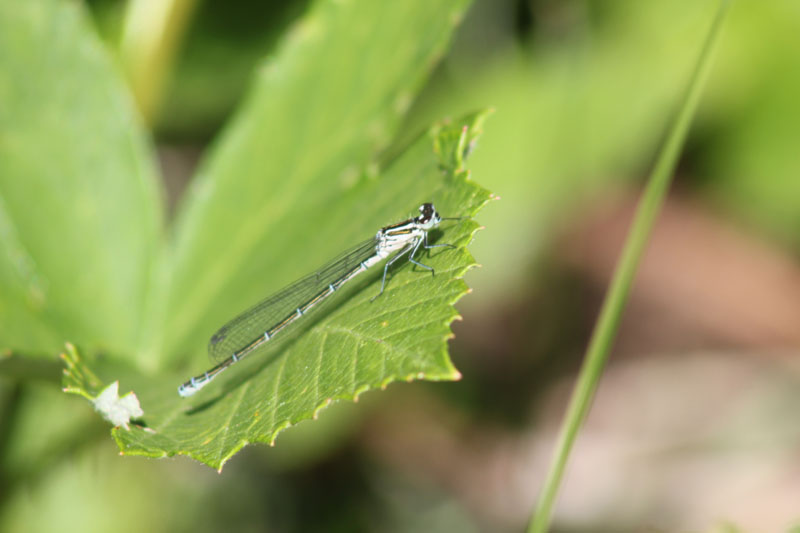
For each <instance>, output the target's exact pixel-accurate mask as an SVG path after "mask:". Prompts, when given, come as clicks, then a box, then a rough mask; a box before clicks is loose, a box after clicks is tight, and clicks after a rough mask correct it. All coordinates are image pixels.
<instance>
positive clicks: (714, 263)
mask: <svg viewBox="0 0 800 533" xmlns="http://www.w3.org/2000/svg"><path fill="white" fill-rule="evenodd" d="M87 4H88V6H89V8H90V11H91V14H92V16H93V19H94V23H95V24H96V27H97V31H98V33H99V34H100V35H101V36H102V38H103V39H104V40H105V42H106V43H107V45H108V47H109V49H110V50H111V51H112V52H111V53H112V54H113V53H115V52H114V50H117V49H118V47H119V45H118V43H119V41H120V35H121V33H122V31H123V30H122V28H123V19H124V17H125V14H126V11H125V9H126V5H125V4H124V3H121V2H116V1H110V0H103V1H101V0H96V1H91V2H88V3H87ZM188 4H189V5H191V3H188ZM716 5H717V3H716V2H712V1H708V2H706V1H703V2H697V1H690V0H678V1H669V2H668V1H650V2H640V1H634V0H603V1H600V0H595V1H589V0H585V1H581V0H561V1H556V0H495V1H491V0H476V1H475V2H473V4H472V5H471V7H470V8H469V10H468V11H467V14H466V17H465V18H464V20H463V21H462V22H461V24H460V27H459V28H458V30H457V31H456V34H455V37H454V39H453V42H452V43H451V46H450V47H449V50H448V51H447V53H446V54H445V56H444V57H442V58H441V60H440V62H439V63H438V64H437V65H436V67H435V68H434V70H433V72H432V74H431V76H430V78H429V79H428V80H427V82H426V83H425V85H424V87H423V88H422V90H421V91H420V93H419V94H418V95H416V96H415V97H414V98H413V101H412V102H409V103H410V108H409V111H408V113H407V115H406V116H405V118H404V122H403V125H402V127H401V130H400V133H399V134H398V136H397V138H396V139H395V140H394V142H393V145H392V146H390V147H389V148H388V149H387V153H392V151H393V150H395V149H397V147H400V146H403V145H405V143H406V142H407V141H408V140H409V139H411V138H412V137H413V136H414V135H416V134H417V133H418V132H419V131H420V130H421V129H424V128H426V127H427V126H428V125H429V124H431V123H432V122H434V121H436V120H438V119H441V118H442V117H448V116H449V117H457V116H460V115H462V114H464V113H466V112H470V111H473V110H475V109H479V108H483V107H487V106H491V107H493V108H494V114H493V115H492V116H491V117H490V118H489V120H488V121H487V124H486V127H485V133H484V135H483V136H482V137H481V139H480V141H479V144H478V146H477V148H476V150H475V151H474V153H473V154H472V156H471V158H470V160H469V161H468V166H469V168H470V169H471V172H472V178H473V179H474V180H475V181H477V182H478V183H480V184H481V185H483V186H484V187H487V188H488V189H490V190H492V191H493V192H494V193H495V194H496V195H498V196H499V197H500V198H501V199H500V200H498V201H496V202H493V203H491V204H489V205H488V206H487V207H486V208H485V209H484V210H483V211H482V212H481V213H480V215H479V217H478V220H479V222H480V223H481V224H483V225H484V226H486V229H485V230H483V231H482V232H480V233H479V234H478V235H477V237H476V240H475V242H474V244H473V245H472V247H471V251H472V252H473V254H474V255H475V257H476V258H477V260H478V262H479V263H481V264H482V265H483V267H482V268H480V269H477V270H475V271H473V272H471V273H470V274H469V275H468V277H467V281H468V283H469V284H470V286H471V287H472V288H473V293H472V294H471V295H469V296H468V297H467V298H465V299H464V300H463V301H462V302H460V303H459V309H460V310H461V312H462V315H463V321H460V322H456V323H455V324H454V331H455V333H456V336H455V338H454V339H453V340H452V341H451V343H450V348H451V356H452V358H453V360H454V363H455V364H456V366H457V367H458V368H459V369H460V370H461V372H462V374H463V379H462V380H461V381H459V382H456V383H447V384H442V383H438V384H434V383H413V384H399V385H393V386H391V387H390V388H389V389H388V390H387V391H386V392H382V393H370V394H368V395H366V396H365V397H364V398H363V400H362V401H360V402H359V403H357V404H341V405H337V406H334V407H332V408H330V409H328V410H326V411H325V412H324V413H323V415H322V416H321V417H320V419H319V420H317V421H313V422H306V423H302V424H300V425H299V426H297V427H295V428H293V429H291V430H289V431H287V432H286V433H285V434H283V435H281V436H280V437H279V438H278V441H277V445H276V446H275V447H274V448H268V447H265V446H251V447H248V448H247V449H245V450H244V452H242V453H240V454H239V455H237V456H236V457H235V458H234V459H232V460H231V461H230V462H229V463H228V464H227V465H226V468H225V470H224V472H223V473H222V474H221V475H218V474H217V473H215V472H213V471H211V470H210V469H209V468H207V467H205V466H202V465H199V464H197V463H194V462H192V461H190V460H188V459H186V458H175V459H162V460H148V459H144V458H138V457H125V458H120V457H118V455H117V448H116V445H115V444H114V442H113V441H112V440H111V439H110V438H109V437H108V428H107V424H105V423H103V422H101V421H100V420H99V419H98V417H97V416H96V415H95V414H94V413H93V412H91V409H90V408H89V406H88V405H87V404H86V403H85V402H83V401H82V400H80V399H78V398H71V397H65V396H64V395H63V394H62V393H61V392H60V391H59V390H58V389H57V388H56V387H54V386H53V385H52V384H51V383H39V382H32V383H25V384H24V385H22V386H20V385H19V384H18V383H16V382H14V381H13V379H11V378H7V377H0V395H2V396H1V397H0V403H1V404H2V406H3V407H2V411H1V412H0V453H2V456H1V457H0V461H2V462H1V463H0V464H2V476H0V530H3V531H52V530H63V529H64V528H66V529H67V530H82V531H110V530H115V531H142V530H155V531H175V530H179V531H183V530H192V531H216V530H222V529H226V530H231V529H233V530H244V531H250V530H252V531H316V530H321V531H419V530H424V531H518V530H520V529H521V528H522V527H524V525H525V524H526V523H527V520H528V516H529V513H530V509H531V508H532V506H533V503H534V502H535V499H536V495H537V492H538V490H539V487H540V485H541V482H542V478H543V477H544V473H545V471H546V467H547V465H548V463H549V460H550V454H551V451H552V447H553V443H554V440H555V434H556V431H557V429H558V424H559V421H560V419H561V416H562V414H563V411H564V406H565V402H566V398H567V394H568V393H569V390H570V385H571V383H572V381H573V378H574V374H575V371H576V370H577V367H578V365H579V363H580V358H581V355H582V351H583V349H584V346H585V343H586V340H587V338H588V334H589V332H590V329H591V327H592V324H593V321H594V318H595V314H596V310H597V308H598V306H599V302H600V299H601V298H602V296H603V290H604V287H605V286H606V284H607V281H608V278H609V276H610V272H611V269H612V268H613V266H614V261H615V258H616V254H617V253H618V251H619V248H620V246H621V242H622V239H623V238H624V235H625V232H626V227H627V223H628V221H629V220H630V216H631V212H632V209H633V206H634V205H635V201H636V195H637V192H638V190H639V185H640V183H641V180H642V177H643V176H645V175H646V173H647V172H648V170H649V165H650V164H651V162H652V160H653V157H654V153H655V151H656V150H657V148H658V145H659V142H660V141H661V140H662V136H663V135H664V133H665V130H666V127H667V125H668V123H669V120H670V118H671V117H672V116H673V115H674V113H675V111H676V106H677V104H678V101H679V98H680V96H681V95H682V92H683V90H684V88H685V86H686V84H687V81H688V76H689V74H690V71H691V67H692V65H693V62H694V60H695V58H696V56H697V54H698V53H699V49H700V46H701V44H702V40H703V38H704V36H705V32H706V31H707V28H708V26H709V24H710V20H711V17H712V15H713V12H714V10H715V8H716ZM308 7H309V2H307V1H295V2H277V1H266V2H249V1H234V2H226V3H221V2H199V3H197V4H196V5H194V6H193V9H190V10H189V11H190V12H189V13H188V14H187V16H186V23H185V33H182V32H180V31H178V35H177V37H176V43H175V56H174V59H175V62H174V65H171V66H168V68H166V71H165V72H166V74H165V76H164V80H163V94H161V95H160V96H159V97H157V98H156V100H157V102H158V103H157V104H155V105H154V109H155V110H154V111H152V113H150V114H149V115H148V116H149V117H150V118H151V124H152V131H153V137H154V141H155V143H156V145H157V150H158V155H159V159H160V162H161V166H162V172H163V174H164V176H165V181H166V190H167V196H168V203H169V204H170V206H173V205H174V203H175V202H176V201H177V199H178V198H179V197H180V195H181V194H182V192H183V191H184V190H185V188H186V187H187V185H188V182H189V179H190V177H191V175H192V173H193V172H194V169H195V165H196V163H197V161H198V158H199V156H200V154H202V153H203V150H204V149H205V148H206V146H207V143H208V142H209V141H210V140H211V139H213V138H214V137H215V135H217V134H218V133H219V131H220V129H221V128H223V127H224V124H225V122H226V120H227V119H228V118H229V117H230V114H231V113H232V112H233V110H234V109H235V108H236V106H237V104H238V103H239V102H240V101H241V100H242V98H243V97H244V95H245V94H246V92H247V87H248V83H249V81H250V80H251V78H252V76H253V73H254V70H255V69H256V68H257V67H258V66H259V65H260V64H261V63H262V61H263V60H264V58H265V57H269V56H270V54H271V53H272V52H273V50H274V48H275V46H276V44H277V43H279V42H280V39H281V38H282V36H284V35H285V33H286V32H287V29H288V28H290V27H291V26H292V24H293V23H294V22H296V21H297V20H298V19H299V18H300V17H302V16H303V14H304V13H305V12H306V10H307V9H308ZM353 31H358V28H353ZM798 35H800V4H798V3H796V2H792V1H790V0H772V1H767V2H752V1H746V0H743V1H739V2H734V4H733V7H732V9H731V10H730V12H729V16H728V19H727V20H726V22H725V28H724V30H723V37H722V40H721V42H720V44H719V48H718V53H717V59H716V63H715V66H714V69H713V71H712V73H711V77H710V79H709V83H708V86H707V90H706V91H705V95H704V97H703V99H702V102H701V105H700V109H699V113H698V116H697V117H696V120H695V123H694V126H693V129H692V132H691V134H690V138H689V142H688V145H687V146H686V149H685V151H684V155H683V158H682V159H681V164H680V167H679V170H678V174H677V176H676V182H675V186H674V188H673V191H672V193H671V195H670V198H669V200H668V203H667V206H666V207H665V210H664V212H663V214H662V216H661V218H660V222H659V225H658V227H657V229H656V231H655V234H654V236H653V239H652V241H651V246H650V248H649V251H648V254H647V256H646V258H645V261H644V264H643V266H642V270H641V272H640V276H639V278H638V280H637V284H636V286H635V288H634V292H633V296H632V301H631V303H630V305H629V307H628V309H627V311H626V314H625V317H624V320H623V325H622V329H621V331H620V337H619V340H618V343H617V348H616V350H615V352H614V355H613V357H612V360H611V364H610V367H609V369H608V371H607V375H606V376H605V378H604V380H603V382H602V384H601V387H600V390H599V395H598V397H597V399H596V402H595V404H594V408H593V411H592V414H591V415H590V417H589V420H588V422H587V426H586V428H585V430H584V431H583V432H582V433H581V435H580V437H579V441H578V445H577V447H576V449H575V453H574V455H573V457H572V460H571V463H570V466H569V468H568V471H567V478H566V482H565V485H564V487H563V489H562V491H561V496H560V500H559V505H558V508H557V511H556V516H555V528H556V529H557V530H563V531H597V530H601V529H602V530H609V531H628V530H630V531H634V530H642V529H647V528H653V529H655V530H687V529H691V530H720V531H721V530H726V529H725V528H735V527H741V528H742V529H743V530H765V531H766V530H769V531H776V530H784V529H787V528H789V527H790V526H791V525H792V524H800V504H798V502H800V472H798V470H797V457H798V450H800V419H798V417H797V415H796V413H797V410H798V408H800V363H799V362H798V358H797V356H798V345H800V261H798V252H800V156H798V148H800V99H798V97H797V96H798V95H800V39H799V38H798ZM0 52H2V51H0ZM386 68H387V69H390V68H392V66H391V65H386ZM321 83H324V80H321ZM332 134H333V135H335V132H332Z"/></svg>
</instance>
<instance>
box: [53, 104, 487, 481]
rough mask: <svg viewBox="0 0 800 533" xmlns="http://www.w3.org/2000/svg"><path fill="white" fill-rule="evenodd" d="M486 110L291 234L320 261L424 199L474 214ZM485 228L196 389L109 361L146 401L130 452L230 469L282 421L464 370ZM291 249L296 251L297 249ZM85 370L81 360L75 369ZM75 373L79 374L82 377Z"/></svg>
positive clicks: (371, 279) (455, 236)
mask: <svg viewBox="0 0 800 533" xmlns="http://www.w3.org/2000/svg"><path fill="white" fill-rule="evenodd" d="M484 116H485V115H484V114H477V115H474V116H471V117H468V118H466V119H464V120H461V121H455V122H453V123H452V124H450V125H447V126H438V127H436V128H434V129H433V130H432V131H431V133H429V134H428V135H425V136H423V137H421V138H420V139H419V140H418V141H417V142H415V143H414V144H412V145H411V146H410V147H409V148H408V149H407V150H406V151H405V152H403V154H402V155H400V156H399V157H397V158H396V159H394V160H393V161H392V162H391V164H390V165H389V166H388V167H387V168H386V171H385V172H384V173H383V175H382V176H381V177H380V178H379V179H364V180H361V181H360V182H359V183H358V185H357V186H354V187H352V188H350V189H349V190H348V191H347V192H345V193H342V195H341V196H340V198H339V200H338V201H337V202H336V203H332V204H331V205H329V206H326V208H325V209H321V210H320V212H319V213H316V214H314V213H310V212H304V213H302V211H298V213H302V215H300V214H297V215H296V216H297V217H298V218H301V216H307V217H311V219H312V221H314V222H315V224H312V227H311V230H309V228H307V227H306V226H305V225H294V226H291V225H290V226H288V227H286V228H283V232H284V233H285V234H286V235H285V238H286V241H287V242H295V241H299V242H304V243H306V245H307V246H306V247H304V248H303V249H302V251H303V252H305V255H313V256H314V261H315V262H319V263H321V262H324V260H325V257H322V256H319V257H317V256H318V254H317V253H316V252H317V250H319V249H320V248H322V247H323V244H324V243H325V242H326V240H332V241H335V242H339V241H342V237H343V235H344V236H346V237H347V238H348V240H349V236H350V235H351V234H353V235H356V234H357V237H358V239H356V240H359V239H361V238H367V237H369V236H370V235H371V234H372V233H373V232H374V231H375V230H376V229H377V228H378V227H380V224H379V223H377V220H382V223H386V222H394V221H396V220H399V219H402V218H404V217H406V216H408V215H410V214H412V213H413V211H414V210H415V207H416V206H417V205H419V204H420V203H421V202H423V201H433V202H434V203H435V205H436V206H437V208H438V209H439V210H440V212H441V213H443V215H446V216H467V215H472V214H474V213H475V212H477V210H478V209H480V207H481V206H482V205H484V204H485V203H486V202H487V201H488V199H489V197H490V196H489V193H488V192H487V191H486V190H484V189H482V188H481V187H479V186H477V185H476V184H474V183H473V182H471V181H470V180H469V179H468V173H467V171H466V170H464V169H463V154H464V148H465V147H467V146H469V145H471V144H472V143H473V141H474V139H475V137H476V136H477V134H478V133H479V124H480V123H481V121H482V120H483V118H484ZM454 139H456V141H455V142H453V140H454ZM443 150H444V151H443ZM299 209H302V208H299ZM292 214H295V213H294V212H293V213H292ZM477 229H478V225H477V223H476V222H474V221H473V220H471V219H465V220H460V221H449V222H446V223H443V224H442V226H441V230H442V231H441V232H439V233H440V234H439V235H435V234H434V235H432V237H433V238H434V239H435V240H436V242H440V243H453V244H456V245H457V249H444V248H442V249H433V250H431V251H430V253H429V254H426V255H424V256H423V257H422V260H423V261H424V262H425V263H426V264H429V265H431V266H433V267H434V268H435V269H436V274H435V276H431V275H430V274H429V273H428V272H426V271H424V270H421V269H419V268H411V266H412V265H410V264H409V263H408V262H404V261H401V262H400V263H398V266H397V268H393V269H392V271H391V276H390V278H389V280H388V281H387V286H386V291H385V292H384V294H383V295H381V297H380V298H377V299H375V300H374V301H371V298H372V297H373V296H375V295H376V294H378V291H379V288H380V279H381V274H382V272H381V269H380V268H376V269H374V270H372V271H370V272H367V273H366V274H363V275H362V276H361V279H359V278H356V280H355V281H353V282H352V283H353V284H354V285H353V287H352V288H351V290H349V291H348V290H345V291H343V293H342V294H339V295H338V296H334V297H333V298H336V300H335V301H334V303H333V304H332V305H330V306H328V307H325V308H323V309H322V310H320V311H319V312H317V313H315V314H312V315H309V316H308V318H307V320H308V323H307V329H306V330H304V331H303V332H301V333H299V334H298V336H297V337H295V338H293V339H292V340H290V341H288V342H285V343H284V344H282V345H279V346H280V348H277V349H273V350H265V351H264V353H259V354H255V355H254V356H252V357H250V358H248V359H246V360H243V361H242V362H241V363H239V364H237V365H236V366H235V367H233V368H232V369H231V370H229V371H228V372H226V374H223V375H222V376H221V377H220V378H219V379H218V380H216V381H215V382H214V383H212V384H210V385H209V386H208V387H207V388H205V389H203V390H202V391H200V392H198V393H197V394H196V395H195V396H192V397H191V398H189V399H181V398H179V397H178V395H177V392H176V387H177V385H178V384H179V383H180V382H181V381H183V379H185V378H187V377H188V376H181V377H176V376H174V375H173V376H168V377H167V378H158V379H153V378H151V377H148V376H141V375H135V374H133V373H131V372H128V371H124V370H120V369H112V368H110V367H108V362H105V363H103V362H98V364H97V366H96V368H97V369H98V370H97V373H98V375H100V376H101V378H103V379H104V381H103V383H108V382H110V381H112V380H116V379H119V380H120V382H121V383H122V386H123V387H124V390H128V388H132V389H133V390H134V391H135V392H136V395H137V396H138V398H139V399H140V401H141V405H142V408H143V409H144V413H145V414H144V416H143V417H142V420H141V421H140V422H141V425H132V426H131V428H130V430H125V429H123V428H116V429H115V430H114V437H115V438H116V440H117V442H118V444H119V446H120V450H121V451H122V452H123V453H124V454H136V455H146V456H151V457H159V456H164V455H175V454H184V455H189V456H191V457H193V458H195V459H197V460H199V461H202V462H204V463H206V464H208V465H209V466H212V467H214V468H218V469H221V468H222V466H223V464H224V463H225V461H227V460H228V459H229V458H230V457H231V456H232V455H233V454H235V453H236V452H237V451H238V450H239V449H241V448H242V447H243V446H245V445H246V444H248V443H254V442H265V443H273V442H274V441H275V438H276V436H277V435H278V433H280V432H281V431H282V430H283V429H285V428H287V427H289V426H291V425H294V424H296V423H298V422H299V421H301V420H304V419H308V418H311V417H315V416H317V414H318V412H319V411H320V409H322V408H323V407H325V406H327V405H328V404H330V403H331V402H332V401H336V400H342V399H353V400H354V399H357V398H358V396H359V395H360V394H362V393H363V392H365V391H368V390H372V389H376V388H381V387H386V386H387V385H388V384H389V383H391V382H393V381H397V380H414V379H429V380H450V379H458V377H459V373H458V371H457V370H456V369H455V368H454V367H453V365H452V363H451V362H450V359H449V357H448V355H447V349H446V348H447V346H446V345H447V339H448V338H449V337H450V336H451V332H450V328H449V324H450V322H452V320H453V319H455V318H456V317H457V316H458V315H457V312H456V310H455V309H454V308H453V303H455V301H457V300H458V299H459V298H460V297H461V296H463V295H464V294H465V293H466V292H467V287H466V285H465V284H464V282H463V281H462V280H461V278H462V276H463V275H464V273H465V272H466V270H467V269H469V268H470V267H471V266H473V265H474V264H475V263H474V260H473V259H472V257H471V256H470V254H469V253H468V252H467V251H466V249H465V248H464V247H465V246H466V244H467V243H468V242H469V241H470V240H471V239H472V236H473V234H474V233H475V231H476V230H477ZM352 242H355V241H352ZM352 242H351V243H352ZM310 252H314V253H313V254H310ZM283 259H284V260H285V261H289V262H292V261H295V258H294V257H292V256H291V255H290V254H288V253H287V254H286V255H285V256H283ZM299 259H302V258H299ZM317 266H318V265H317ZM308 270H311V269H308ZM302 273H305V272H301V274H302ZM258 296H259V297H261V296H264V294H261V295H258ZM198 364H200V365H204V364H207V363H204V362H202V361H200V360H198ZM202 368H203V367H202V366H201V367H198V368H195V369H194V371H195V373H197V371H198V370H200V369H202ZM81 371H82V369H81V367H80V366H79V365H78V366H75V367H73V368H72V370H71V371H70V373H71V374H74V373H77V372H81ZM66 379H69V380H70V382H71V383H73V384H74V383H76V382H77V380H78V376H68V377H67V378H65V380H66Z"/></svg>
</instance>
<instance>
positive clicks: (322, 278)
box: [208, 237, 377, 361]
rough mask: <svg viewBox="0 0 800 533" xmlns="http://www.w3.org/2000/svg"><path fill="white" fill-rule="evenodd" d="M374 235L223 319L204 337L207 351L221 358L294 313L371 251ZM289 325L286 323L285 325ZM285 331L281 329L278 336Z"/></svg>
mask: <svg viewBox="0 0 800 533" xmlns="http://www.w3.org/2000/svg"><path fill="white" fill-rule="evenodd" d="M376 244H377V241H376V239H375V237H373V238H371V239H368V240H366V241H364V242H362V243H359V244H357V245H355V246H353V247H352V248H350V249H349V250H347V251H345V252H343V253H342V254H341V255H339V256H338V257H336V258H335V259H333V260H332V261H330V262H328V263H326V264H325V265H324V266H322V267H321V268H319V269H318V270H316V271H314V272H312V273H311V274H309V275H307V276H305V277H304V278H301V279H299V280H297V281H295V282H294V283H292V284H290V285H288V286H286V287H285V288H283V289H281V290H280V291H278V292H276V293H275V294H273V295H272V296H269V297H267V298H266V299H264V300H262V301H261V302H259V303H258V304H256V305H254V306H253V307H251V308H250V309H248V310H247V311H244V312H243V313H242V314H240V315H239V316H237V317H236V318H234V319H233V320H231V321H230V322H228V323H226V324H225V325H224V326H222V327H221V328H220V329H219V330H217V332H216V333H214V335H212V336H211V339H210V340H209V341H208V354H209V356H210V357H211V358H212V359H213V360H215V361H222V360H224V359H226V358H228V357H230V356H231V355H232V354H234V353H236V352H239V351H240V350H241V349H242V348H244V347H246V346H249V345H250V344H251V343H252V342H253V341H255V340H256V339H258V338H259V337H261V336H263V335H264V332H265V331H267V330H268V329H270V328H272V327H273V326H274V325H276V324H278V323H280V322H281V321H283V320H284V319H285V318H286V317H288V316H290V315H291V314H293V313H295V312H296V310H297V308H298V307H302V306H303V305H304V304H305V303H307V302H308V301H310V300H311V299H312V298H314V297H315V296H316V295H318V294H319V293H320V292H321V291H323V290H325V289H327V287H328V286H329V285H331V284H332V283H335V282H336V281H338V280H339V279H341V278H342V276H344V275H345V274H347V273H348V272H350V271H352V270H353V269H354V268H356V267H357V266H358V265H359V264H360V263H361V262H362V261H364V260H365V259H367V258H369V257H371V256H372V255H374V254H375V247H376ZM287 329H290V326H287ZM284 334H285V333H284V332H283V331H281V336H283V335H284Z"/></svg>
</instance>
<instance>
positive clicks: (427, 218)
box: [416, 203, 442, 229]
mask: <svg viewBox="0 0 800 533" xmlns="http://www.w3.org/2000/svg"><path fill="white" fill-rule="evenodd" d="M441 221H442V217H441V216H439V213H437V212H436V208H435V207H433V204H430V203H428V204H422V205H421V206H419V216H418V217H417V218H416V222H417V224H419V225H420V226H422V228H423V229H431V228H435V227H436V226H438V225H439V222H441Z"/></svg>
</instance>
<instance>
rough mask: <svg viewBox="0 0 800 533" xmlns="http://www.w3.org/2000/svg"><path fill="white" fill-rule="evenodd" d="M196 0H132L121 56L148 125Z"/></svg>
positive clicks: (154, 114) (125, 25)
mask: <svg viewBox="0 0 800 533" xmlns="http://www.w3.org/2000/svg"><path fill="white" fill-rule="evenodd" d="M196 4H197V1H196V0H129V2H128V7H127V10H126V13H125V19H124V23H123V29H122V38H121V41H120V55H121V56H122V60H123V62H124V64H125V68H126V70H127V72H128V76H129V78H130V83H131V88H132V90H133V94H134V97H135V98H136V101H137V103H138V105H139V110H140V112H141V114H142V117H143V118H144V120H145V122H146V123H147V124H152V123H153V122H154V120H155V118H156V116H157V114H158V109H159V106H160V104H161V99H162V96H163V93H164V88H165V85H166V82H167V79H168V76H169V72H170V70H171V68H172V64H173V62H174V59H175V55H176V52H177V49H178V46H179V44H180V42H181V41H182V37H183V35H184V33H185V31H186V28H187V26H188V22H189V19H190V18H191V15H192V13H193V11H194V8H195V6H196Z"/></svg>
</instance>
